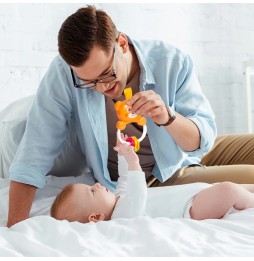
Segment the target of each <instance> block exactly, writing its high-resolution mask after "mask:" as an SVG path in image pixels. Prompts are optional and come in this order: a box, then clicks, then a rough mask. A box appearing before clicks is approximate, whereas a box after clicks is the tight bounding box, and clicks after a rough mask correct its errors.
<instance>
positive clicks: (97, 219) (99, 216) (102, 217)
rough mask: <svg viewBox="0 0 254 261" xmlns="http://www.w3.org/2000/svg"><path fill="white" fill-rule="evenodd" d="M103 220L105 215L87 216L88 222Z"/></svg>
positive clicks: (93, 214)
mask: <svg viewBox="0 0 254 261" xmlns="http://www.w3.org/2000/svg"><path fill="white" fill-rule="evenodd" d="M104 219H105V215H104V214H102V213H100V214H95V213H92V214H90V215H89V216H88V220H89V222H91V221H92V222H98V221H103V220H104Z"/></svg>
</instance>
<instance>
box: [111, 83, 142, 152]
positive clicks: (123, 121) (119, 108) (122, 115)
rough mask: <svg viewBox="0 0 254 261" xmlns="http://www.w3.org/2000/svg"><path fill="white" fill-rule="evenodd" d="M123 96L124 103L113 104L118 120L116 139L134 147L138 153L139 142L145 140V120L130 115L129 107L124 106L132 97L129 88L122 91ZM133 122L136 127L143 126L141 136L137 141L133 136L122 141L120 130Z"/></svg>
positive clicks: (138, 116)
mask: <svg viewBox="0 0 254 261" xmlns="http://www.w3.org/2000/svg"><path fill="white" fill-rule="evenodd" d="M124 95H125V101H118V102H116V103H115V110H116V113H117V116H118V119H119V121H118V122H117V123H116V128H117V137H118V139H119V140H120V142H122V143H128V144H130V145H131V146H133V147H134V150H135V151H138V150H139V148H140V142H141V141H142V140H143V139H144V138H145V136H146V132H147V127H146V118H145V117H143V116H141V115H138V114H135V113H131V112H130V110H131V106H128V105H127V104H126V101H127V100H129V99H130V98H131V97H132V89H131V87H129V88H126V89H125V90H124ZM133 122H136V123H137V124H138V125H140V126H143V134H142V136H141V137H140V138H139V139H138V138H137V137H135V136H131V137H128V138H127V139H126V141H124V140H123V139H122V138H121V130H124V129H125V128H126V125H127V124H130V123H133Z"/></svg>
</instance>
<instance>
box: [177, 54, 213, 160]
mask: <svg viewBox="0 0 254 261" xmlns="http://www.w3.org/2000/svg"><path fill="white" fill-rule="evenodd" d="M177 86H178V89H177V90H176V98H175V109H176V111H177V112H179V113H180V114H182V115H183V116H185V117H186V118H188V119H190V120H191V121H193V122H194V123H195V124H196V126H197V127H198V129H199V133H200V147H199V149H197V150H195V151H193V152H186V153H188V154H189V155H191V156H200V155H203V154H204V153H205V152H207V151H209V150H210V149H211V147H212V146H213V144H214V140H215V138H216V135H217V128H216V123H215V116H214V113H213V110H212V108H211V106H210V103H209V101H208V100H207V98H206V97H205V95H204V94H203V92H202V90H201V87H200V84H199V81H198V79H197V77H196V75H195V73H194V70H193V64H192V60H191V58H190V57H189V56H186V57H185V59H184V61H183V63H182V67H181V70H180V71H179V75H178V84H177Z"/></svg>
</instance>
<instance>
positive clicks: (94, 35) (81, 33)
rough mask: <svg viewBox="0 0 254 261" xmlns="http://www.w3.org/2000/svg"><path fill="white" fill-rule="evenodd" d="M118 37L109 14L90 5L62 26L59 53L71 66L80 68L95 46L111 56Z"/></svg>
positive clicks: (59, 34)
mask: <svg viewBox="0 0 254 261" xmlns="http://www.w3.org/2000/svg"><path fill="white" fill-rule="evenodd" d="M116 37H117V29H116V26H115V24H114V23H113V21H112V20H111V18H110V17H109V16H108V15H107V13H106V12H104V11H102V10H97V9H96V8H95V7H94V6H90V5H88V6H87V7H84V8H80V9H79V10H78V11H76V12H75V13H74V14H72V15H71V16H69V17H68V18H67V19H66V20H65V21H64V23H63V24H62V26H61V28H60V30H59V33H58V51H59V53H60V55H61V56H62V57H63V59H64V60H65V61H66V62H67V63H68V64H69V65H73V66H77V67H78V66H81V65H82V64H83V63H84V62H85V61H86V60H87V59H88V58H89V54H90V51H91V50H92V48H93V47H94V46H95V45H97V46H100V47H101V48H102V49H103V50H104V51H105V52H106V53H108V54H109V53H110V51H111V50H112V48H113V47H112V46H113V43H114V41H115V39H116Z"/></svg>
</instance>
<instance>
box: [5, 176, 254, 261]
mask: <svg viewBox="0 0 254 261" xmlns="http://www.w3.org/2000/svg"><path fill="white" fill-rule="evenodd" d="M82 179H83V178H82V177H78V178H66V177H65V178H56V177H48V185H47V187H46V188H45V189H44V190H40V191H38V192H37V194H36V199H35V202H34V204H33V208H32V212H31V216H33V217H31V218H29V219H28V220H25V221H22V222H20V223H18V224H16V225H14V226H12V227H11V228H10V229H9V228H6V227H0V256H254V209H248V210H244V211H240V212H236V213H232V214H227V215H226V216H225V217H224V218H223V219H221V220H204V221H195V220H189V219H168V218H155V219H151V218H149V217H139V218H134V219H115V220H111V221H104V222H99V223H89V224H80V223H78V222H73V223H70V222H67V221H58V220H55V219H53V218H51V217H49V216H47V215H46V214H48V213H49V209H50V205H51V203H52V201H53V200H54V197H55V195H56V194H57V193H58V192H59V191H60V189H61V187H63V186H64V185H65V184H67V183H70V182H71V183H74V182H82V181H83V180H82ZM0 187H1V188H0V202H1V203H0V209H1V218H2V221H1V225H2V226H4V225H5V221H6V213H7V211H8V209H7V206H8V200H7V198H8V181H6V180H5V181H4V180H0ZM38 215H39V216H38Z"/></svg>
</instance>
